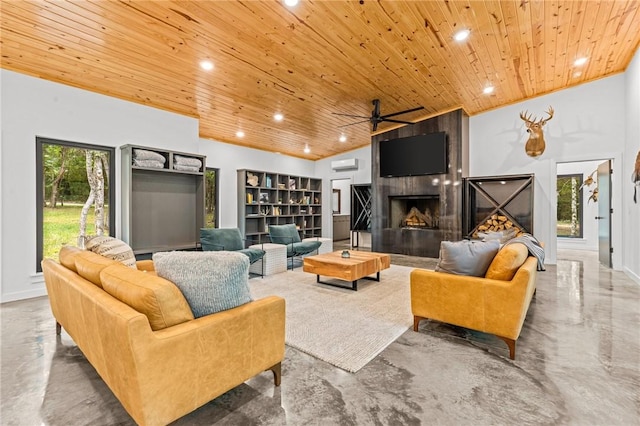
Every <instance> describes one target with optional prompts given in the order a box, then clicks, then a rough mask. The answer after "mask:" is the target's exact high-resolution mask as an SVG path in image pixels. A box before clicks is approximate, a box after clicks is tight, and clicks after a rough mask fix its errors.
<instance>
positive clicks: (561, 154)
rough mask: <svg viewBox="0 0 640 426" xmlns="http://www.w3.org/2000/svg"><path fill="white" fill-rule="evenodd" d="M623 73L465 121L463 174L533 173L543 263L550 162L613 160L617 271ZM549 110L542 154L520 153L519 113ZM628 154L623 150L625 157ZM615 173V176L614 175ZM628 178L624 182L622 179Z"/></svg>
mask: <svg viewBox="0 0 640 426" xmlns="http://www.w3.org/2000/svg"><path fill="white" fill-rule="evenodd" d="M625 90H626V88H625V75H624V74H618V75H615V76H612V77H608V78H604V79H601V80H597V81H594V82H591V83H587V84H583V85H580V86H577V87H573V88H570V89H566V90H562V91H559V92H555V93H551V94H549V95H545V96H540V97H538V98H534V99H530V100H527V101H525V102H520V103H517V104H514V105H509V106H506V107H504V108H500V109H496V110H493V111H489V112H487V113H484V114H478V115H476V116H473V117H471V118H470V123H469V133H470V134H469V158H470V165H469V174H470V176H494V175H504V174H523V173H534V174H535V189H534V192H535V194H534V225H533V227H534V234H535V236H536V238H538V239H539V240H541V241H543V242H545V244H546V247H545V248H546V260H547V263H551V264H554V263H555V262H556V253H557V252H556V237H555V229H556V202H557V196H556V181H555V177H556V164H557V163H559V162H571V161H588V160H595V159H609V158H611V159H613V169H614V173H613V176H612V185H613V191H612V192H613V194H612V208H613V209H614V214H613V215H612V245H613V247H614V253H613V267H614V268H615V269H621V268H622V255H621V253H622V252H623V249H624V247H623V245H622V229H623V228H622V222H623V217H622V214H621V212H622V211H623V209H622V198H621V191H620V189H621V188H623V182H622V177H621V173H620V170H621V168H622V164H623V163H622V158H623V157H622V155H623V152H625V151H626V150H627V149H628V148H627V147H626V146H625V119H626V113H625ZM549 106H553V108H554V109H555V116H554V117H553V119H552V120H550V121H549V122H548V123H547V125H546V126H545V139H546V141H547V148H546V151H545V152H544V153H543V154H542V155H541V156H540V157H537V158H532V157H529V156H527V155H526V153H525V151H524V145H525V142H526V140H527V136H528V135H527V133H526V132H525V126H524V123H523V121H522V120H521V119H520V118H519V114H520V112H521V111H524V110H528V111H529V112H532V113H533V114H534V115H537V116H538V117H541V116H542V115H543V111H545V110H546V109H547V108H548V107H549ZM628 155H630V153H629V152H628V151H626V152H625V157H626V156H628ZM616 170H617V171H618V172H616ZM627 179H628V178H627Z"/></svg>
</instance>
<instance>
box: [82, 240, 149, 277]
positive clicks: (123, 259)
mask: <svg viewBox="0 0 640 426" xmlns="http://www.w3.org/2000/svg"><path fill="white" fill-rule="evenodd" d="M84 246H85V248H86V249H87V250H91V251H92V252H94V253H97V254H99V255H101V256H104V257H108V258H109V259H113V260H117V261H118V262H120V263H122V264H124V265H126V266H128V267H130V268H134V269H137V267H136V257H135V256H134V254H133V250H131V247H130V246H129V244H127V243H125V242H124V241H122V240H119V239H117V238H114V237H110V236H108V235H96V236H93V237H89V238H87V240H86V241H85V244H84Z"/></svg>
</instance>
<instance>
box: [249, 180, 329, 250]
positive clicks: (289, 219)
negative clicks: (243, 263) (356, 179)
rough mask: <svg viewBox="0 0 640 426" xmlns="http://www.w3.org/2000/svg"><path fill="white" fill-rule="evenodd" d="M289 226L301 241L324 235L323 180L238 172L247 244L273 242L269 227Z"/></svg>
mask: <svg viewBox="0 0 640 426" xmlns="http://www.w3.org/2000/svg"><path fill="white" fill-rule="evenodd" d="M288 223H293V224H295V225H296V228H297V229H298V231H299V233H300V238H309V237H320V236H322V179H316V178H311V177H304V176H294V175H289V174H282V173H271V172H263V171H256V170H238V227H239V228H240V232H242V234H243V235H244V238H245V239H246V240H247V243H248V244H255V243H264V242H269V241H270V240H269V226H270V225H284V224H288Z"/></svg>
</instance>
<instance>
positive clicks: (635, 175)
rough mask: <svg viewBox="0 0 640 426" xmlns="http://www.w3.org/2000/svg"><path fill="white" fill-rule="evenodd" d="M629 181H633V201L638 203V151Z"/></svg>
mask: <svg viewBox="0 0 640 426" xmlns="http://www.w3.org/2000/svg"><path fill="white" fill-rule="evenodd" d="M631 182H633V202H634V203H636V204H637V203H638V200H636V189H638V186H640V151H638V155H637V156H636V165H635V167H634V169H633V173H631Z"/></svg>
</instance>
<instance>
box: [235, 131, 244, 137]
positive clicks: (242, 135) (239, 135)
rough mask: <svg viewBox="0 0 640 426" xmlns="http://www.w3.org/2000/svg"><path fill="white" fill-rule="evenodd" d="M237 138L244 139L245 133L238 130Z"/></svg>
mask: <svg viewBox="0 0 640 426" xmlns="http://www.w3.org/2000/svg"><path fill="white" fill-rule="evenodd" d="M236 136H237V137H239V138H244V132H243V131H242V130H238V131H237V132H236Z"/></svg>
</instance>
